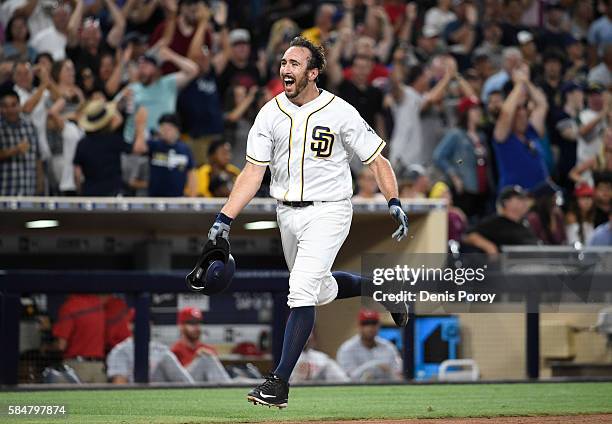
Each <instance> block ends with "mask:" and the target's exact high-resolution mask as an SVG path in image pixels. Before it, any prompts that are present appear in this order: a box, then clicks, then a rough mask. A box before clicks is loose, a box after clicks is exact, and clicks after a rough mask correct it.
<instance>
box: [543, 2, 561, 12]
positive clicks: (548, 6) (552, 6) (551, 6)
mask: <svg viewBox="0 0 612 424" xmlns="http://www.w3.org/2000/svg"><path fill="white" fill-rule="evenodd" d="M545 8H546V10H550V9H563V6H562V5H561V2H560V1H559V0H548V1H547V2H546V7H545Z"/></svg>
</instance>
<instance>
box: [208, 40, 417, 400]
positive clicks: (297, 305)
mask: <svg viewBox="0 0 612 424" xmlns="http://www.w3.org/2000/svg"><path fill="white" fill-rule="evenodd" d="M324 68H325V56H324V54H323V50H322V48H321V47H318V46H315V45H314V44H312V43H311V42H310V41H308V40H306V39H304V38H302V37H296V38H294V39H293V40H292V42H291V43H290V46H289V48H288V49H287V51H286V52H285V54H284V55H283V58H282V60H281V63H280V77H281V80H282V82H283V86H284V92H283V93H281V94H279V95H278V96H276V97H275V98H273V99H272V100H270V101H269V102H268V103H266V104H265V105H264V106H263V107H262V108H261V110H260V111H259V113H258V115H257V117H256V118H255V123H254V124H253V127H252V128H251V130H250V132H249V136H248V140H247V156H246V160H247V164H246V166H245V168H244V169H243V170H242V172H241V173H240V175H239V176H238V178H237V180H236V183H235V185H234V188H233V190H232V192H231V194H230V196H229V199H228V201H227V203H226V204H225V206H224V207H223V208H222V209H221V212H220V213H219V214H218V215H217V218H216V220H215V223H214V224H213V226H212V228H211V229H210V231H209V233H208V238H209V240H211V241H213V243H214V242H215V241H216V240H217V237H223V238H226V239H227V238H228V236H229V231H230V225H231V223H232V220H233V219H235V218H236V216H237V215H238V214H239V213H240V211H242V209H243V208H244V207H245V206H246V205H247V203H249V201H250V200H251V199H252V198H253V197H254V196H255V193H257V190H258V189H259V186H260V184H261V181H262V179H263V176H264V173H265V170H266V167H267V166H269V167H270V171H271V174H272V180H271V187H270V193H271V195H272V197H274V198H275V199H277V200H278V207H277V220H278V224H279V228H280V232H281V240H282V244H283V251H284V254H285V260H286V262H287V266H288V268H289V271H290V277H289V296H288V302H287V304H288V305H289V307H290V308H291V312H290V314H289V319H288V321H287V325H286V328H285V337H284V341H283V349H282V355H281V359H280V362H279V364H278V366H277V368H276V369H275V370H274V372H273V373H272V374H271V375H270V376H268V377H267V379H266V381H265V382H264V383H262V384H261V385H259V386H257V387H255V388H254V389H253V390H251V391H250V392H249V393H248V395H247V399H248V400H249V401H250V402H253V403H254V404H262V405H268V406H276V407H279V408H283V407H286V406H287V402H288V397H289V385H288V381H289V377H290V376H291V373H292V371H293V368H294V367H295V364H296V362H297V360H298V358H299V356H300V354H301V352H302V349H303V348H304V346H305V344H306V341H307V340H308V337H309V335H310V333H311V331H312V329H313V325H314V321H315V306H316V305H325V304H327V303H330V302H331V301H333V300H334V299H343V298H347V297H356V296H360V295H361V282H362V278H361V277H359V276H356V275H353V274H349V273H346V272H333V273H332V272H331V267H332V265H333V263H334V260H335V257H336V255H337V253H338V251H339V250H340V247H341V246H342V244H343V243H344V240H345V239H346V237H347V235H348V233H349V229H350V226H351V219H352V212H353V209H352V205H351V202H350V198H351V196H352V194H353V189H352V181H351V174H350V170H349V161H350V159H351V158H352V156H353V154H354V153H356V154H357V155H358V156H359V158H360V159H361V161H362V162H363V163H364V164H365V165H368V166H369V167H370V169H371V170H372V171H373V172H374V175H375V176H376V181H377V183H378V186H379V187H380V190H381V191H382V193H383V195H384V196H385V198H386V199H387V200H388V204H389V212H390V214H391V216H392V217H393V218H394V219H395V220H396V221H397V222H398V224H399V228H398V229H397V231H395V232H394V233H393V235H392V236H393V237H394V238H395V239H396V240H397V241H400V240H401V239H403V238H404V237H406V235H407V233H408V218H407V217H406V214H405V213H404V211H403V210H402V207H401V204H400V201H399V199H398V188H397V180H396V178H395V173H394V172H393V169H392V168H391V165H390V164H389V161H388V160H387V159H385V158H384V157H383V156H382V155H381V151H382V150H383V148H384V147H385V142H384V141H383V140H382V139H381V138H380V137H378V135H376V133H375V132H374V130H372V128H370V126H369V125H368V124H367V123H366V122H365V121H364V119H363V118H362V117H361V116H360V115H359V113H358V112H357V110H356V109H355V108H354V107H353V106H351V105H350V104H349V103H347V102H345V101H344V100H342V99H341V98H339V97H337V96H334V95H333V94H331V93H329V92H327V91H325V90H321V89H319V88H318V87H317V78H318V76H319V74H320V73H322V72H323V70H324ZM391 316H392V317H393V319H394V321H395V322H396V324H398V325H400V326H405V325H406V323H407V320H408V310H407V307H406V309H405V311H404V312H403V313H392V314H391Z"/></svg>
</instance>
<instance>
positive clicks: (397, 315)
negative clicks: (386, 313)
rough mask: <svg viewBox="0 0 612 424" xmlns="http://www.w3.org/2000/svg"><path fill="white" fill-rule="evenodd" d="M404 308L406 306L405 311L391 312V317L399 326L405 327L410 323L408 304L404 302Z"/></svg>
mask: <svg viewBox="0 0 612 424" xmlns="http://www.w3.org/2000/svg"><path fill="white" fill-rule="evenodd" d="M402 308H405V311H403V312H391V318H393V321H394V322H395V325H397V326H398V327H405V326H406V325H407V324H408V310H409V308H408V304H407V303H405V302H403V303H402Z"/></svg>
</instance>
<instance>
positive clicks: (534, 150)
mask: <svg viewBox="0 0 612 424" xmlns="http://www.w3.org/2000/svg"><path fill="white" fill-rule="evenodd" d="M512 79H513V83H514V87H513V89H512V91H511V92H510V94H509V95H508V97H507V98H506V100H505V101H504V104H503V106H502V108H501V113H500V115H499V119H498V120H497V123H496V124H495V129H494V130H493V139H494V143H493V148H494V151H495V157H496V159H497V165H498V172H499V185H500V187H505V186H508V185H520V186H521V187H523V188H525V189H528V190H530V189H532V188H533V187H535V186H537V185H538V184H540V183H542V182H544V181H545V180H547V179H548V178H549V175H548V169H547V167H546V164H545V162H544V151H543V148H542V141H541V138H542V137H544V134H545V131H546V126H545V119H546V113H547V111H548V104H547V102H546V97H545V96H544V93H542V92H541V91H540V90H538V89H537V88H536V87H535V86H534V85H533V84H532V83H531V82H530V81H529V68H528V67H527V66H526V65H522V66H521V67H520V68H519V69H517V70H515V71H514V72H513V74H512ZM527 100H529V101H530V102H531V103H528V102H527ZM531 104H533V109H532V110H531V111H530V110H529V107H530V105H531Z"/></svg>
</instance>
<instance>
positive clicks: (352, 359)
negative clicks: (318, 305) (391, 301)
mask: <svg viewBox="0 0 612 424" xmlns="http://www.w3.org/2000/svg"><path fill="white" fill-rule="evenodd" d="M358 320H359V333H358V334H356V335H354V336H353V337H351V338H350V339H348V340H346V341H345V342H344V343H342V344H341V345H340V348H339V349H338V353H337V354H336V360H337V361H338V364H339V365H340V366H341V367H342V369H344V371H345V372H346V373H347V375H348V376H349V378H350V379H351V380H352V381H362V382H364V381H381V380H383V381H384V380H401V378H402V374H401V372H402V360H401V359H400V356H399V352H398V351H397V348H396V347H395V346H394V345H393V344H392V343H391V342H390V341H388V340H385V339H383V338H382V337H379V336H378V330H379V329H380V315H379V314H378V312H376V311H371V310H366V309H362V310H361V311H359V317H358Z"/></svg>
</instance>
